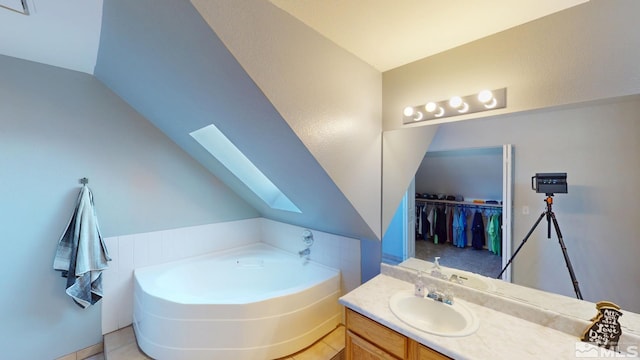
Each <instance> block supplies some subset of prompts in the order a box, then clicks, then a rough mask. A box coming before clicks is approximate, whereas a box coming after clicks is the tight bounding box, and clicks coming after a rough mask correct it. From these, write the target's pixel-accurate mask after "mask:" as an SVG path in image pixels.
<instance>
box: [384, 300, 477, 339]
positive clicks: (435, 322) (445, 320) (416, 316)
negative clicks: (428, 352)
mask: <svg viewBox="0 0 640 360" xmlns="http://www.w3.org/2000/svg"><path fill="white" fill-rule="evenodd" d="M389 307H390V308H391V312H393V314H394V315H395V316H397V317H398V319H400V320H402V321H403V322H404V323H406V324H407V325H410V326H412V327H414V328H416V329H418V330H421V331H424V332H427V333H430V334H434V335H440V336H467V335H471V334H473V333H474V332H475V331H476V330H478V326H479V322H478V319H477V318H476V317H475V315H474V314H473V313H472V312H471V310H469V308H468V307H467V306H465V305H464V304H463V303H461V302H460V300H455V301H454V303H453V305H448V304H444V303H441V302H439V301H435V300H433V299H430V298H420V297H417V296H415V295H413V292H411V291H401V292H397V293H395V294H394V295H393V296H391V299H390V300H389Z"/></svg>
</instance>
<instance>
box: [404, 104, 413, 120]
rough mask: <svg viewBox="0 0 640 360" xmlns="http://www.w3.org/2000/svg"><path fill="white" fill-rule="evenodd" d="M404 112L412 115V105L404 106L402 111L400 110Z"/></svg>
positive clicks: (405, 114) (406, 114)
mask: <svg viewBox="0 0 640 360" xmlns="http://www.w3.org/2000/svg"><path fill="white" fill-rule="evenodd" d="M402 113H403V114H404V116H407V117H409V116H412V115H413V107H411V106H407V107H406V108H404V111H403V112H402Z"/></svg>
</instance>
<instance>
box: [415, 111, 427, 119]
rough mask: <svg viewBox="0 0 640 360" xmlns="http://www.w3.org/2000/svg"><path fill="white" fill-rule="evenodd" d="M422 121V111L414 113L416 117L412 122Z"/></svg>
mask: <svg viewBox="0 0 640 360" xmlns="http://www.w3.org/2000/svg"><path fill="white" fill-rule="evenodd" d="M421 120H424V114H423V113H422V111H416V116H415V117H414V118H413V121H421Z"/></svg>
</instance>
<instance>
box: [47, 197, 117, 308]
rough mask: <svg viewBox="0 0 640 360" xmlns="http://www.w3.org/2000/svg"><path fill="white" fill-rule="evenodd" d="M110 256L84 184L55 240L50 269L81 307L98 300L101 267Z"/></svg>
mask: <svg viewBox="0 0 640 360" xmlns="http://www.w3.org/2000/svg"><path fill="white" fill-rule="evenodd" d="M110 260H111V258H110V257H109V254H108V252H107V247H106V246H105V244H104V241H103V240H102V236H101V235H100V228H99V226H98V219H97V218H96V213H95V210H94V205H93V194H92V193H91V190H90V189H89V187H88V186H86V185H84V186H83V187H82V189H81V190H80V193H79V194H78V201H77V203H76V208H75V210H74V212H73V215H72V216H71V219H70V220H69V224H68V225H67V228H66V230H65V232H64V234H63V235H62V237H61V238H60V240H59V241H58V248H57V250H56V257H55V259H54V261H53V268H54V270H58V271H61V272H62V276H63V277H66V278H67V286H66V289H67V290H66V293H67V295H69V296H71V298H73V300H74V301H75V302H76V304H78V305H79V306H80V307H82V308H87V307H88V306H90V305H93V304H95V303H96V302H98V301H99V300H100V299H102V270H104V269H106V268H107V267H108V266H109V265H108V264H107V261H110Z"/></svg>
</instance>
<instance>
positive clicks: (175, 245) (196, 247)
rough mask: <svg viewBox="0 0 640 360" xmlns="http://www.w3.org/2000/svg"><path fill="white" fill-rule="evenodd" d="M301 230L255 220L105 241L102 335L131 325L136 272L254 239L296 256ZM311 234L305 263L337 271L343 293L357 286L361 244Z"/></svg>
mask: <svg viewBox="0 0 640 360" xmlns="http://www.w3.org/2000/svg"><path fill="white" fill-rule="evenodd" d="M303 230H304V229H303V228H301V227H298V226H293V225H288V224H284V223H280V222H276V221H272V220H267V219H264V218H255V219H248V220H239V221H231V222H224V223H216V224H207V225H200V226H192V227H185V228H176V229H170V230H164V231H153V232H148V233H139V234H131V235H124V236H115V237H110V238H106V239H105V242H106V245H107V247H108V248H109V249H110V255H111V257H112V259H113V261H112V262H111V263H110V266H109V269H107V270H105V271H104V272H103V288H104V294H105V295H104V298H103V300H102V303H103V305H102V333H103V334H106V333H109V332H112V331H115V330H117V329H120V328H123V327H126V326H129V325H131V323H132V319H133V301H134V299H133V288H134V286H133V284H134V283H133V282H134V279H133V272H134V270H135V269H136V268H140V267H144V266H150V265H156V264H161V263H166V262H171V261H175V260H180V259H185V258H188V257H192V256H197V255H202V254H206V253H209V252H213V251H219V250H225V249H230V248H233V247H238V246H242V245H247V244H251V243H255V242H259V241H262V242H265V243H267V244H270V245H272V246H275V247H278V248H280V249H282V250H285V251H288V252H291V253H292V254H295V255H296V256H297V253H298V251H300V250H302V249H303V248H304V245H303V244H302V232H303ZM312 233H313V235H314V240H315V241H314V243H313V245H312V247H311V256H310V259H311V260H312V261H315V262H318V263H320V264H323V265H326V266H329V267H333V268H335V269H340V272H341V279H342V291H343V293H346V292H348V291H351V290H353V289H355V288H356V287H357V286H359V285H360V262H359V261H358V260H359V258H360V241H358V240H356V239H350V238H345V237H342V236H336V235H332V234H327V233H324V232H321V231H316V230H312ZM211 276H216V274H211Z"/></svg>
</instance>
